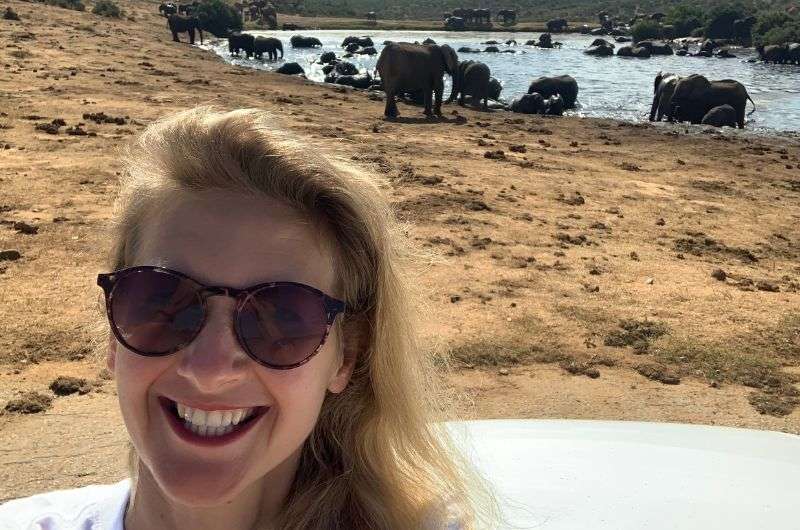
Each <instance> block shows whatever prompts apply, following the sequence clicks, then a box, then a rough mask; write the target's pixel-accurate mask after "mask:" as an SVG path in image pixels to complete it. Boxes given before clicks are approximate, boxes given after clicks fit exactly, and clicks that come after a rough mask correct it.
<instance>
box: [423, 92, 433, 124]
mask: <svg viewBox="0 0 800 530" xmlns="http://www.w3.org/2000/svg"><path fill="white" fill-rule="evenodd" d="M424 94H425V116H428V117H430V116H433V110H432V109H431V107H432V103H433V101H432V100H433V93H432V92H431V90H430V89H429V88H426V89H425V91H424Z"/></svg>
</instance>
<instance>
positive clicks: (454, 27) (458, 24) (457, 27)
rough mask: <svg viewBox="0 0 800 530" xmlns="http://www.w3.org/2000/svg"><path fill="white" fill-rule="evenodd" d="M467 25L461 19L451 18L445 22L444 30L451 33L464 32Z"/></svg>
mask: <svg viewBox="0 0 800 530" xmlns="http://www.w3.org/2000/svg"><path fill="white" fill-rule="evenodd" d="M466 27H467V23H466V21H465V20H464V19H463V18H461V17H449V18H448V19H446V20H445V21H444V29H446V30H449V31H464V29H466Z"/></svg>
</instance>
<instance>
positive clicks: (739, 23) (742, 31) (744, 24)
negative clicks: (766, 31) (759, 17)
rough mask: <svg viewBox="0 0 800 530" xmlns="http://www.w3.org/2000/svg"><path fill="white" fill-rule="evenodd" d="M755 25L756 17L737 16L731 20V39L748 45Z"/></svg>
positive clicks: (751, 39) (750, 42) (751, 41)
mask: <svg viewBox="0 0 800 530" xmlns="http://www.w3.org/2000/svg"><path fill="white" fill-rule="evenodd" d="M755 25H756V17H753V16H750V17H747V18H739V19H736V20H734V21H733V39H734V40H735V41H736V43H737V44H741V45H742V46H750V45H751V44H752V43H753V36H752V31H753V26H755Z"/></svg>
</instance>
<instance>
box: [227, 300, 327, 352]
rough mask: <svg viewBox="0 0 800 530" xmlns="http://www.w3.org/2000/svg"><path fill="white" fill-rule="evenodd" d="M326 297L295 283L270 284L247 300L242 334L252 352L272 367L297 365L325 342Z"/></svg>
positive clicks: (241, 327) (240, 330) (240, 331)
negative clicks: (324, 298)
mask: <svg viewBox="0 0 800 530" xmlns="http://www.w3.org/2000/svg"><path fill="white" fill-rule="evenodd" d="M327 324H328V323H327V316H326V314H325V305H324V302H323V298H322V296H320V295H318V294H316V293H314V292H312V291H308V290H306V289H303V288H302V287H296V286H291V285H282V286H275V287H267V288H264V289H261V290H260V291H257V292H256V293H254V294H253V295H252V296H251V297H249V298H248V299H247V302H246V303H245V304H244V306H243V307H242V310H241V312H240V314H239V324H238V326H239V334H240V336H241V338H242V341H243V342H244V343H245V345H246V346H247V348H248V349H249V350H250V352H251V353H252V354H253V355H255V356H256V357H258V358H259V359H260V360H261V361H263V362H265V363H266V364H269V365H272V366H289V365H292V364H297V363H299V362H301V361H303V360H304V359H306V358H307V357H308V356H309V355H311V354H312V353H313V352H314V350H316V349H317V347H318V346H319V345H320V343H321V342H322V339H323V338H324V336H325V330H326V329H327Z"/></svg>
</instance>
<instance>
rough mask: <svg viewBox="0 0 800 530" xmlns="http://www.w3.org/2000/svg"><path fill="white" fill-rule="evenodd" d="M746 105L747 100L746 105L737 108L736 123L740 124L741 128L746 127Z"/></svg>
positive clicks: (745, 103)
mask: <svg viewBox="0 0 800 530" xmlns="http://www.w3.org/2000/svg"><path fill="white" fill-rule="evenodd" d="M745 106H747V101H746V100H745V102H744V105H742V108H740V109H736V125H738V126H739V128H740V129H744V110H745Z"/></svg>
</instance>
